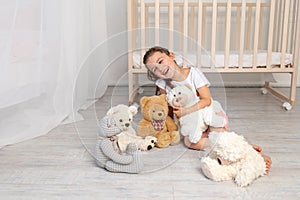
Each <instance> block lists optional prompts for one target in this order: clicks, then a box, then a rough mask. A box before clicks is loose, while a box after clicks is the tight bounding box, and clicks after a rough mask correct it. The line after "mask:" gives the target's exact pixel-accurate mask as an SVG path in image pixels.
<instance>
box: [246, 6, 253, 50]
mask: <svg viewBox="0 0 300 200" xmlns="http://www.w3.org/2000/svg"><path fill="white" fill-rule="evenodd" d="M247 20H248V22H247V30H251V24H252V7H249V8H248V15H247ZM250 41H251V31H247V39H246V49H247V50H250Z"/></svg>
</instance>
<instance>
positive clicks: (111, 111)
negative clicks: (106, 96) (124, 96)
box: [106, 107, 117, 116]
mask: <svg viewBox="0 0 300 200" xmlns="http://www.w3.org/2000/svg"><path fill="white" fill-rule="evenodd" d="M115 112H117V110H116V108H115V107H112V108H110V109H109V110H108V111H107V113H106V115H109V116H112V115H113V114H114V113H115Z"/></svg>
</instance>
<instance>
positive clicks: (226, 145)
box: [201, 132, 266, 187]
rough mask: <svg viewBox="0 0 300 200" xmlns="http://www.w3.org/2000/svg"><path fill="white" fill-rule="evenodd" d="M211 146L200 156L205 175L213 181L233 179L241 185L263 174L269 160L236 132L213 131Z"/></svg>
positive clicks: (247, 183)
mask: <svg viewBox="0 0 300 200" xmlns="http://www.w3.org/2000/svg"><path fill="white" fill-rule="evenodd" d="M209 139H210V140H211V143H212V145H211V148H210V149H207V151H208V154H207V156H205V157H202V159H201V168H202V171H203V173H204V175H205V176H206V177H208V178H209V179H212V180H214V181H226V180H234V181H235V183H236V184H237V185H239V186H241V187H244V186H247V185H249V184H250V183H252V182H253V181H254V180H255V179H256V178H258V177H260V176H263V175H264V174H265V171H266V163H265V161H264V159H263V157H262V156H261V154H259V153H258V152H257V151H256V150H255V149H253V147H252V145H250V144H248V142H247V141H246V140H245V138H244V137H243V136H241V135H237V134H236V133H234V132H211V133H210V134H209Z"/></svg>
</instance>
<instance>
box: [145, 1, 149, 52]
mask: <svg viewBox="0 0 300 200" xmlns="http://www.w3.org/2000/svg"><path fill="white" fill-rule="evenodd" d="M145 21H146V22H145V26H146V30H145V39H146V44H145V45H146V47H148V46H149V6H146V4H145Z"/></svg>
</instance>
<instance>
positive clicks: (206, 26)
mask: <svg viewBox="0 0 300 200" xmlns="http://www.w3.org/2000/svg"><path fill="white" fill-rule="evenodd" d="M299 10H300V3H299V0H227V1H224V0H223V1H221V0H206V1H205V0H128V77H129V102H130V103H132V102H134V100H135V96H136V93H137V91H138V88H139V86H140V85H139V75H140V74H145V73H147V70H146V68H145V66H144V65H143V63H142V58H143V55H144V53H145V51H146V50H147V49H148V48H150V47H152V46H156V45H157V46H163V47H166V48H168V49H169V50H170V51H172V52H175V53H176V55H177V56H176V57H177V58H176V61H177V62H179V64H181V65H183V67H188V66H190V65H194V66H197V67H199V68H201V70H202V71H203V72H204V73H236V75H238V74H239V73H288V74H290V75H291V82H290V94H289V95H285V94H283V93H281V92H279V91H278V90H275V88H272V87H271V85H270V82H265V84H264V88H265V90H263V93H266V92H267V91H269V92H271V93H272V94H274V95H275V96H278V97H279V98H281V99H282V100H283V101H284V104H283V106H284V107H285V108H286V109H287V110H289V109H291V108H292V105H293V104H294V103H295V96H296V83H297V72H298V69H297V68H298V64H299V46H300V11H299Z"/></svg>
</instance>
